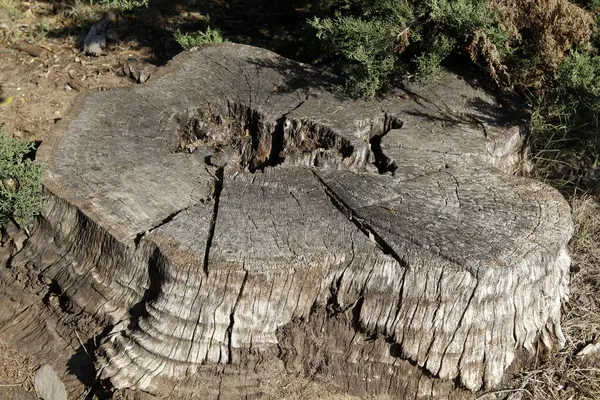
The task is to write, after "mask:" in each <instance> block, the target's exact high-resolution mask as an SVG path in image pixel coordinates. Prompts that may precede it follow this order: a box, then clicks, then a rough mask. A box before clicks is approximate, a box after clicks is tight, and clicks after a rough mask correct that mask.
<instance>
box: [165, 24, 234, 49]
mask: <svg viewBox="0 0 600 400" xmlns="http://www.w3.org/2000/svg"><path fill="white" fill-rule="evenodd" d="M175 41H176V42H177V43H179V45H180V46H181V47H182V48H183V49H184V50H187V49H189V48H192V47H196V46H202V45H205V44H210V43H222V42H226V41H227V40H226V39H224V38H223V36H222V35H221V32H220V31H219V30H218V29H212V28H211V27H210V26H208V27H206V30H205V31H204V32H202V31H198V32H196V33H182V32H181V31H177V32H175Z"/></svg>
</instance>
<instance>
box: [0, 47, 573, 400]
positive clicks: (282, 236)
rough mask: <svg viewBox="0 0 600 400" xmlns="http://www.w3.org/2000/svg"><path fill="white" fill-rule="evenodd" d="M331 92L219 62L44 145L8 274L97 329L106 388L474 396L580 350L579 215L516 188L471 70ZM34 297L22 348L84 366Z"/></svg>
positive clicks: (321, 84)
mask: <svg viewBox="0 0 600 400" xmlns="http://www.w3.org/2000/svg"><path fill="white" fill-rule="evenodd" d="M332 79H333V78H332V77H329V76H324V75H322V74H320V73H318V72H316V71H314V70H312V69H311V68H310V67H308V66H305V65H302V64H298V63H296V62H293V61H290V60H287V59H284V58H282V57H280V56H277V55H276V54H274V53H271V52H269V51H266V50H263V49H258V48H253V47H248V46H242V45H234V44H220V45H214V46H209V47H204V48H202V49H198V50H195V51H191V52H187V53H184V54H182V55H180V56H178V57H176V58H175V59H174V60H173V61H172V62H171V63H170V64H169V65H168V66H167V67H165V68H163V71H162V72H161V73H159V74H158V75H157V76H153V77H152V79H150V81H149V82H148V83H147V84H145V85H144V86H137V87H135V88H132V89H117V90H110V91H102V92H94V93H89V94H87V95H85V96H82V97H81V98H80V100H79V102H78V105H77V106H76V107H75V108H74V110H73V114H72V116H71V117H70V118H69V119H68V120H67V122H65V123H64V125H63V128H62V130H61V131H60V132H59V134H58V135H57V136H56V139H54V140H52V141H51V142H46V143H44V144H43V146H42V147H41V148H40V150H39V151H38V158H39V159H40V160H41V161H42V162H43V163H45V164H46V166H47V169H46V176H45V187H46V193H47V199H46V201H45V204H44V207H43V210H42V215H41V217H40V218H39V219H38V221H37V223H36V226H35V227H34V229H33V230H32V231H31V237H30V238H29V239H28V240H27V242H26V243H25V245H24V247H23V249H22V250H20V252H18V253H17V254H13V255H12V258H11V259H10V265H11V267H12V270H17V271H25V273H27V274H32V275H33V276H38V277H41V278H42V279H45V280H47V281H51V282H52V285H53V287H54V288H55V292H56V293H59V294H60V298H61V299H62V300H64V302H65V303H68V304H69V305H70V309H71V310H70V311H69V312H70V313H71V314H72V315H75V316H77V318H79V319H81V318H84V316H85V318H88V320H89V321H91V322H89V324H88V328H89V329H88V330H87V335H88V336H86V338H88V339H89V340H90V341H89V346H88V347H86V349H85V350H86V351H87V350H88V349H89V350H90V351H93V352H94V359H95V367H96V369H97V370H98V371H99V373H100V374H101V376H100V377H101V378H103V379H108V380H109V381H110V383H111V384H112V385H113V386H114V387H115V388H130V389H142V390H144V391H147V392H151V393H158V394H169V395H170V396H171V398H188V397H190V396H192V394H195V395H198V396H200V397H202V398H216V397H219V396H220V397H219V398H221V399H224V398H245V396H259V395H260V394H261V393H262V394H264V393H267V392H268V390H269V388H268V387H267V386H268V385H270V384H272V383H269V382H272V380H269V377H271V376H303V377H307V378H309V379H314V380H331V381H332V382H333V383H334V384H335V385H337V386H338V387H339V388H340V389H341V390H343V391H347V392H349V393H352V394H356V395H377V394H388V395H391V396H393V397H394V398H410V399H413V398H418V399H442V398H448V399H470V398H473V396H474V395H473V392H474V391H477V390H482V389H486V388H492V387H494V386H496V385H498V384H499V382H500V381H501V379H502V377H503V374H504V372H505V371H506V369H507V368H508V367H509V366H510V365H511V364H512V363H513V361H514V360H515V357H517V356H518V354H519V352H521V351H522V350H523V349H526V350H529V351H533V350H534V348H535V346H536V345H537V344H538V343H542V344H543V345H545V346H547V347H548V348H551V349H552V348H557V347H560V346H561V345H562V344H563V341H564V337H563V335H562V333H561V329H560V324H559V322H560V311H561V304H562V302H563V301H565V300H566V299H567V297H568V270H569V264H570V259H569V256H568V254H567V247H566V246H567V243H568V241H569V239H570V237H571V234H572V222H571V219H570V210H569V207H568V205H567V204H566V202H565V201H564V200H563V199H562V197H561V196H560V195H559V194H558V193H557V192H556V191H554V190H553V189H552V188H550V187H548V186H546V185H544V184H542V183H539V182H536V181H533V180H530V179H526V178H522V177H517V176H515V175H513V172H515V171H516V170H518V168H519V166H520V164H521V163H522V162H523V160H522V146H523V141H522V138H521V136H520V132H519V128H518V127H517V126H511V125H510V124H506V119H505V118H503V117H501V116H499V113H500V111H501V110H500V109H499V108H498V107H497V105H496V103H495V102H494V100H493V99H492V98H491V97H490V96H489V95H487V94H485V93H484V92H482V91H481V90H478V89H475V88H473V87H471V86H469V85H468V84H467V83H466V82H464V81H462V80H460V79H459V78H457V77H456V76H454V75H452V74H448V75H447V76H446V77H445V78H444V79H443V80H442V82H441V83H440V84H437V85H434V86H431V87H429V88H427V89H415V88H406V90H405V95H403V96H398V97H393V98H388V99H384V100H378V101H373V102H363V101H349V100H344V99H341V98H338V97H337V96H336V95H335V94H334V93H333V92H331V91H329V90H328V88H329V87H330V82H331V81H332ZM465 116H468V118H467V117H465ZM473 120H475V121H477V123H473ZM0 282H3V283H2V285H4V286H3V287H8V286H7V285H9V284H8V283H7V280H6V279H5V280H1V279H0ZM11 285H14V283H11ZM57 288H58V289H57ZM6 290H7V289H6ZM6 290H4V289H3V296H5V297H6ZM23 296H25V294H23ZM62 300H61V301H62ZM15 304H16V303H15ZM18 304H19V305H18V306H17V305H14V307H12V308H11V307H7V308H6V309H5V310H2V311H1V312H0V333H1V334H2V335H3V336H2V337H3V338H6V340H7V341H8V342H10V343H16V344H20V345H21V346H26V347H27V349H28V350H27V351H28V352H29V353H31V354H37V355H39V356H40V357H44V354H45V357H46V358H51V361H52V362H54V364H60V363H62V362H63V361H64V359H65V357H66V356H65V355H64V354H67V355H71V357H74V356H73V355H72V351H71V347H73V345H70V346H67V345H65V343H67V344H68V343H77V342H75V341H74V339H73V338H72V335H73V332H72V330H71V329H68V328H65V327H64V323H63V322H64V321H63V320H64V318H63V317H60V316H59V317H56V315H55V316H54V317H52V318H50V317H48V315H47V312H36V311H35V310H36V309H40V306H36V305H35V303H34V302H31V301H30V302H29V303H27V302H26V301H25V300H22V301H20V302H18ZM61 304H62V303H61ZM36 307H37V308H36ZM59 311H60V310H59ZM63 311H64V310H63ZM65 312H66V311H65ZM49 318H50V319H51V320H52V321H54V322H53V324H51V325H52V327H49V325H48V320H49ZM61 318H62V319H61ZM61 321H62V322H61ZM61 324H63V325H61ZM57 326H58V327H57ZM61 326H62V327H61ZM51 328H52V329H54V331H53V332H54V333H52V334H48V335H44V334H43V332H46V331H49V330H50V329H51ZM59 331H60V332H62V333H60V334H57V333H56V332H59ZM76 333H77V331H76ZM82 334H83V333H82ZM61 335H62V336H61ZM59 336H60V337H62V339H59ZM69 337H70V339H69ZM65 338H66V339H65ZM92 339H93V340H92ZM61 340H62V342H61ZM74 347H75V348H77V347H78V346H77V345H75V346H74ZM59 349H60V350H61V351H62V353H64V354H62V355H61V354H60V351H59ZM48 354H50V356H48ZM61 360H63V361H61ZM57 370H58V371H59V373H62V374H63V376H66V375H69V374H74V372H73V371H72V370H68V368H67V369H65V368H62V369H61V367H60V366H58V367H57ZM61 371H62V372H61ZM67 383H68V379H67ZM67 387H71V388H72V387H73V385H71V386H69V384H67ZM71 390H72V391H73V390H75V389H71ZM178 396H179V397H178Z"/></svg>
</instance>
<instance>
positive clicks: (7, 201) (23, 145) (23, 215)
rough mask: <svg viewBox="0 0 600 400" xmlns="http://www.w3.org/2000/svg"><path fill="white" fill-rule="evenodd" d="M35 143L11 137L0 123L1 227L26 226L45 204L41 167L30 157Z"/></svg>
mask: <svg viewBox="0 0 600 400" xmlns="http://www.w3.org/2000/svg"><path fill="white" fill-rule="evenodd" d="M34 148H35V143H34V142H32V141H27V140H20V139H14V138H11V137H8V136H6V135H5V134H4V129H3V126H2V125H0V228H3V227H4V226H5V225H6V224H7V223H8V222H9V221H10V220H13V221H14V222H16V223H17V224H18V225H19V226H20V227H22V228H26V227H27V225H29V224H30V223H31V222H32V220H33V218H34V217H35V216H36V215H38V214H39V212H40V208H41V206H42V166H41V165H38V164H35V163H33V162H32V161H31V160H30V159H28V158H27V155H28V154H30V153H31V152H32V151H33V150H34Z"/></svg>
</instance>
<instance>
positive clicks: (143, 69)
mask: <svg viewBox="0 0 600 400" xmlns="http://www.w3.org/2000/svg"><path fill="white" fill-rule="evenodd" d="M155 69H156V67H155V66H154V65H152V64H148V63H144V62H141V61H138V60H132V61H129V62H127V63H126V64H125V65H123V74H124V75H126V76H128V77H130V78H131V79H133V80H134V81H135V82H137V83H144V82H146V81H147V80H148V79H150V76H152V74H153V73H154V70H155Z"/></svg>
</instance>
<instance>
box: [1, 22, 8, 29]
mask: <svg viewBox="0 0 600 400" xmlns="http://www.w3.org/2000/svg"><path fill="white" fill-rule="evenodd" d="M0 29H2V30H3V31H7V30H8V24H7V23H6V22H2V23H1V24H0Z"/></svg>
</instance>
